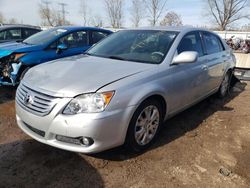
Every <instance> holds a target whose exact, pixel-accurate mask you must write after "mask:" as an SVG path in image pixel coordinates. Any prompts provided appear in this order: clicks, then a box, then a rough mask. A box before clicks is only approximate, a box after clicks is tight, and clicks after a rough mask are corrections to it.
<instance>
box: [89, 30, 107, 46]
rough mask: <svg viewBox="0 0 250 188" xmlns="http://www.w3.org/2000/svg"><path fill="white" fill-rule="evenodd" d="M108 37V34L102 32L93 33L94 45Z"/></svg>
mask: <svg viewBox="0 0 250 188" xmlns="http://www.w3.org/2000/svg"><path fill="white" fill-rule="evenodd" d="M106 36H108V33H103V32H100V31H92V44H95V43H97V42H99V41H100V40H102V39H103V38H105V37H106Z"/></svg>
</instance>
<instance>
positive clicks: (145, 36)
mask: <svg viewBox="0 0 250 188" xmlns="http://www.w3.org/2000/svg"><path fill="white" fill-rule="evenodd" d="M177 34H178V33H177V32H172V31H171V32H170V31H159V30H127V31H119V32H117V33H114V34H112V35H111V36H110V37H108V38H106V39H104V40H103V41H102V42H100V43H98V44H97V45H95V46H94V47H93V48H91V49H90V50H89V51H88V52H87V54H89V55H93V56H100V57H105V58H111V59H119V60H127V61H135V62H142V63H153V64H159V63H161V62H162V61H163V60H164V58H165V56H166V54H167V53H168V51H169V49H170V47H171V45H172V43H173V41H174V39H175V37H176V36H177Z"/></svg>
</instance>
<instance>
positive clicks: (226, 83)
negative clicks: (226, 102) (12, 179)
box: [218, 72, 231, 98]
mask: <svg viewBox="0 0 250 188" xmlns="http://www.w3.org/2000/svg"><path fill="white" fill-rule="evenodd" d="M230 80H231V73H230V72H227V73H226V75H225V76H224V78H223V80H222V82H221V85H220V88H219V91H218V95H219V97H221V98H223V97H225V96H226V95H227V94H228V92H229V88H230Z"/></svg>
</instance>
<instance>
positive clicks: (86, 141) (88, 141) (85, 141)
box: [56, 135, 94, 146]
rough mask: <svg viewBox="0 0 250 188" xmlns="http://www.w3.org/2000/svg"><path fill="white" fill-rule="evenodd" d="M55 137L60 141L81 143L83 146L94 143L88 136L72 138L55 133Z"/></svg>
mask: <svg viewBox="0 0 250 188" xmlns="http://www.w3.org/2000/svg"><path fill="white" fill-rule="evenodd" d="M56 139H57V140H58V141H61V142H66V143H70V144H75V145H83V146H90V145H92V144H93V143H94V141H93V139H91V138H88V137H77V138H72V137H67V136H62V135H56Z"/></svg>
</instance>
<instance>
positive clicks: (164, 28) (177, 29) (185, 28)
mask: <svg viewBox="0 0 250 188" xmlns="http://www.w3.org/2000/svg"><path fill="white" fill-rule="evenodd" d="M128 30H131V29H128ZM132 30H162V31H175V32H189V31H208V32H210V31H209V30H207V29H204V28H196V27H192V26H178V27H172V26H154V27H152V26H150V27H140V28H134V29H132Z"/></svg>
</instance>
